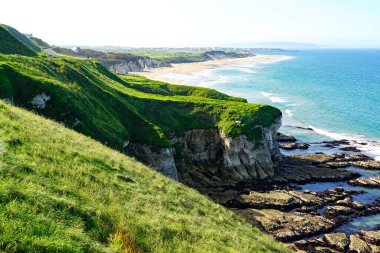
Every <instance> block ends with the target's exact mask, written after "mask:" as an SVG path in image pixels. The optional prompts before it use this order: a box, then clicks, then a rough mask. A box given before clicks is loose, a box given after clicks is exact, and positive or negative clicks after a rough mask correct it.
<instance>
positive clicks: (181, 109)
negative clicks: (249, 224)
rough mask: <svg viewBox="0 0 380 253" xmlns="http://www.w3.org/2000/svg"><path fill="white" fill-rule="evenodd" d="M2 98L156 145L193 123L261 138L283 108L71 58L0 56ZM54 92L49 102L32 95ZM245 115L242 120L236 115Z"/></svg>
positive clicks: (119, 141)
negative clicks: (41, 103) (38, 104)
mask: <svg viewBox="0 0 380 253" xmlns="http://www.w3.org/2000/svg"><path fill="white" fill-rule="evenodd" d="M0 91H1V93H0V98H13V101H14V102H15V104H16V105H20V106H22V107H25V108H28V109H33V110H35V111H37V112H38V113H40V114H43V115H45V116H47V117H49V118H53V119H55V120H56V121H59V122H62V123H64V124H65V125H66V126H68V127H71V128H74V129H75V130H77V131H79V132H82V133H84V134H85V135H88V136H91V137H93V138H94V139H97V140H100V141H102V142H103V143H107V144H108V145H109V146H111V147H114V148H117V149H119V150H120V149H121V148H122V146H123V143H124V142H125V141H126V140H129V141H132V142H136V143H145V144H148V145H151V146H153V147H155V148H162V147H169V146H171V144H170V142H169V137H170V136H172V135H173V133H174V134H176V135H177V136H182V135H183V133H184V132H185V131H187V130H190V129H205V128H219V129H220V130H222V131H223V132H224V133H225V134H227V135H229V136H238V135H241V134H245V135H247V136H248V137H249V138H250V139H255V138H256V139H257V138H260V137H261V134H262V133H261V129H260V128H255V126H264V127H267V126H269V125H270V124H272V123H273V122H274V120H275V119H276V118H278V117H279V116H280V115H281V112H280V111H279V110H278V109H276V108H273V107H271V106H267V105H257V104H248V103H246V102H245V100H243V99H239V98H235V97H231V96H227V95H225V94H222V93H220V92H217V91H215V90H212V89H205V88H194V87H186V86H176V85H169V84H165V83H162V82H156V81H151V80H148V79H146V78H143V77H131V76H124V77H119V76H116V75H114V74H112V73H111V72H109V71H108V70H107V69H106V68H105V67H103V66H102V65H101V64H99V63H97V62H95V61H90V60H75V59H71V58H54V59H47V58H31V57H15V56H5V55H2V56H0ZM39 94H46V95H47V96H48V97H49V98H50V99H49V100H48V101H47V103H46V107H45V108H43V109H42V108H35V107H34V106H33V105H32V103H31V101H32V100H33V99H34V98H35V97H36V96H37V95H39ZM237 120H239V121H241V124H237V123H235V121H237Z"/></svg>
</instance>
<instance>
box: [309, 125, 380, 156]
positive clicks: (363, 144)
mask: <svg viewBox="0 0 380 253" xmlns="http://www.w3.org/2000/svg"><path fill="white" fill-rule="evenodd" d="M309 127H311V128H312V129H313V130H314V131H315V132H316V133H318V134H321V135H325V136H327V137H330V138H331V139H334V140H343V139H345V140H349V141H350V143H351V144H352V145H353V146H355V147H357V148H359V149H360V150H362V151H364V153H366V154H368V155H370V156H372V157H373V158H374V159H375V160H377V161H380V142H378V141H376V140H372V139H368V138H365V136H363V135H353V134H351V135H350V134H347V133H336V132H332V131H328V130H325V129H320V128H316V127H314V126H312V125H309Z"/></svg>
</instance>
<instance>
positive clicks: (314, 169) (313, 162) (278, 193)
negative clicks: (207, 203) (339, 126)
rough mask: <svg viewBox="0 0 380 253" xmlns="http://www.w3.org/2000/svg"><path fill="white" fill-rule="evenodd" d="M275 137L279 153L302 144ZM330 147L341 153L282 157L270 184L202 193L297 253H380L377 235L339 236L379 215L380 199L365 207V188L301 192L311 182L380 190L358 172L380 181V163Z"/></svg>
mask: <svg viewBox="0 0 380 253" xmlns="http://www.w3.org/2000/svg"><path fill="white" fill-rule="evenodd" d="M276 137H277V140H278V142H279V147H280V148H281V147H284V145H288V144H289V143H298V142H297V140H296V138H294V137H292V136H286V135H283V134H277V136H276ZM321 144H322V143H321ZM327 144H331V145H334V147H335V148H336V150H337V152H336V153H333V154H324V153H321V152H317V153H314V154H298V155H296V154H295V155H286V156H285V155H284V156H283V157H282V159H281V160H280V162H279V164H278V166H277V167H276V169H275V173H274V176H273V177H271V178H266V179H264V180H259V179H257V180H254V182H252V183H250V184H239V185H237V186H236V187H234V188H231V187H229V188H224V187H216V188H207V187H204V188H202V187H201V188H199V190H200V191H201V192H202V193H204V194H205V195H207V196H209V197H210V198H211V199H213V200H214V201H215V202H217V203H220V204H222V205H224V206H226V207H227V208H229V209H230V210H231V211H233V212H235V213H236V214H237V215H239V216H240V217H242V219H244V220H245V221H247V222H248V223H250V224H252V225H253V226H255V227H259V228H260V229H261V230H262V231H264V232H266V233H268V234H270V235H272V236H273V237H274V238H276V239H277V240H279V241H282V242H286V243H289V248H290V249H293V250H294V251H295V252H380V250H379V245H380V244H379V242H380V241H379V240H380V239H379V238H380V237H379V234H380V232H379V231H377V230H374V231H364V230H358V231H357V232H356V233H355V234H350V233H347V234H346V233H342V232H336V230H337V229H338V228H340V227H341V226H342V225H344V224H348V223H350V222H352V221H353V220H354V219H356V218H358V217H364V216H372V215H378V214H380V196H379V199H378V200H376V201H373V202H371V203H361V202H359V201H357V200H355V198H356V196H362V195H365V194H366V190H365V188H364V190H363V188H357V189H354V190H353V189H345V188H344V187H334V188H331V189H326V190H323V191H310V190H302V185H303V184H308V183H313V182H321V183H322V182H337V183H341V182H345V183H348V185H351V186H361V187H366V188H368V189H370V188H379V187H380V176H374V177H368V178H363V177H362V176H361V174H360V173H358V172H356V171H357V170H359V171H360V170H363V171H365V170H368V171H371V172H373V174H374V175H377V172H376V171H377V170H380V162H377V161H374V160H373V159H372V158H370V157H368V156H366V155H364V154H361V153H359V152H355V151H352V150H350V151H344V152H343V153H342V149H341V146H340V145H347V143H346V141H345V140H339V141H333V142H324V143H323V144H322V145H327ZM305 145H309V144H305ZM301 149H302V147H301ZM350 168H357V169H356V170H354V171H352V170H350ZM379 174H380V171H379Z"/></svg>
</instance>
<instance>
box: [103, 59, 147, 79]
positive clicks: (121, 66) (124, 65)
mask: <svg viewBox="0 0 380 253" xmlns="http://www.w3.org/2000/svg"><path fill="white" fill-rule="evenodd" d="M103 63H104V65H105V66H106V67H107V68H108V69H110V70H111V71H112V72H115V73H119V74H124V75H126V74H128V73H129V72H142V71H144V70H147V69H150V68H152V67H153V66H154V65H153V63H152V59H150V58H147V57H141V58H136V59H133V60H130V61H103Z"/></svg>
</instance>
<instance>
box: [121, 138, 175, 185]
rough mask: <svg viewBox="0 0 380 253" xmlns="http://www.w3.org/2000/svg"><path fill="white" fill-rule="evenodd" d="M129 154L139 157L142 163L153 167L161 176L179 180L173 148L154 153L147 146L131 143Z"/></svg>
mask: <svg viewBox="0 0 380 253" xmlns="http://www.w3.org/2000/svg"><path fill="white" fill-rule="evenodd" d="M126 147H128V154H130V155H133V156H135V157H137V158H138V159H139V160H140V161H141V162H143V163H145V164H146V165H148V166H150V167H152V168H153V169H155V170H156V171H158V172H160V173H161V174H163V175H165V176H167V177H169V178H171V179H174V180H178V174H177V168H176V165H175V162H174V155H173V148H163V149H161V150H160V151H159V152H153V151H152V150H151V149H150V148H149V146H147V145H138V144H134V143H129V144H128V145H127V146H126Z"/></svg>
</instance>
